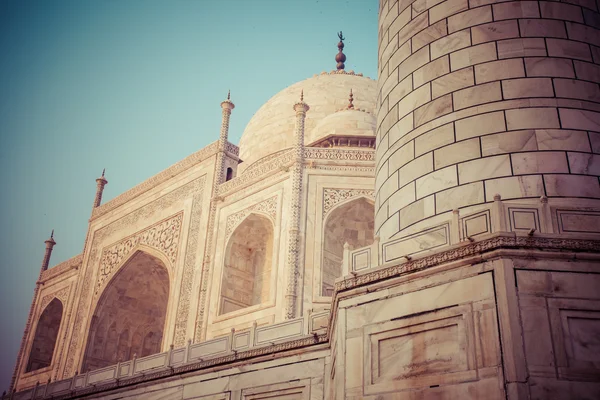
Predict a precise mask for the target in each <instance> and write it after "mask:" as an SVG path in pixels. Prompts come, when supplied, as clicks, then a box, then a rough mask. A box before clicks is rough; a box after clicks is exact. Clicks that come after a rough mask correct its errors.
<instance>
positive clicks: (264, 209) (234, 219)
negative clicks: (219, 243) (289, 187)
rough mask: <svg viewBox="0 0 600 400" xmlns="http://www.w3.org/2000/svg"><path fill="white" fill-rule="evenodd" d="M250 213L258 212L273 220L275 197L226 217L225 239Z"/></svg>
mask: <svg viewBox="0 0 600 400" xmlns="http://www.w3.org/2000/svg"><path fill="white" fill-rule="evenodd" d="M252 211H258V212H261V213H264V214H267V215H269V216H270V217H271V218H272V219H273V220H275V217H276V216H277V196H273V197H271V198H268V199H267V200H264V201H261V202H260V203H256V204H254V205H252V206H250V207H248V208H246V209H245V210H242V211H238V212H236V213H235V214H231V215H230V216H228V217H227V224H226V228H225V237H226V238H228V237H229V236H230V235H231V233H232V232H233V230H234V229H235V227H236V226H238V225H239V223H240V222H241V221H242V220H243V219H244V218H246V216H248V214H250V213H251V212H252Z"/></svg>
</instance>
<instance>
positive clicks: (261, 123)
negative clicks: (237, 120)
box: [238, 71, 377, 173]
mask: <svg viewBox="0 0 600 400" xmlns="http://www.w3.org/2000/svg"><path fill="white" fill-rule="evenodd" d="M350 89H352V92H353V94H354V102H353V103H354V107H355V108H356V109H361V110H365V111H366V112H361V111H351V110H348V111H339V110H341V109H343V108H345V107H347V106H348V96H349V94H350ZM302 90H304V101H305V102H306V104H308V105H309V106H310V110H309V111H308V113H307V114H306V121H305V127H304V144H306V145H309V144H311V143H314V142H315V141H317V140H319V139H322V138H324V137H327V136H330V135H331V134H332V133H331V131H330V130H328V129H327V127H332V126H333V125H335V126H336V127H337V130H336V132H337V133H338V134H342V133H343V134H346V135H357V131H359V130H362V131H361V133H359V135H374V121H375V119H374V117H373V115H375V105H376V102H377V82H376V81H374V80H372V79H370V78H366V77H363V76H361V75H356V74H354V73H353V72H351V71H350V72H345V71H343V72H332V73H322V74H321V75H316V76H314V77H312V78H309V79H306V80H303V81H301V82H298V83H295V84H293V85H291V86H288V87H287V88H285V89H283V90H282V91H281V92H279V93H277V94H276V95H275V96H273V97H271V99H270V100H269V101H267V102H266V103H265V104H264V105H263V106H262V107H261V108H260V109H259V110H258V111H257V112H256V113H255V114H254V116H253V117H252V119H251V120H250V122H249V123H248V125H246V129H245V130H244V133H243V134H242V138H241V139H240V143H239V147H240V158H241V159H242V160H243V163H242V164H240V166H239V167H238V173H243V171H244V170H245V169H247V168H248V167H249V166H251V165H252V164H253V163H255V162H256V161H258V160H260V159H262V158H263V157H266V156H268V155H271V154H273V153H276V152H279V151H281V150H284V149H287V148H290V147H292V146H293V144H294V126H295V121H296V115H295V112H294V104H295V103H297V102H298V101H299V100H300V92H301V91H302ZM336 113H337V114H338V115H336V116H334V117H331V118H332V120H331V121H330V122H328V123H326V122H325V121H324V120H325V119H326V117H328V116H330V115H333V114H336ZM368 113H370V114H368ZM340 116H341V117H343V116H349V117H350V120H349V121H348V122H347V125H348V127H349V128H350V127H353V128H352V129H350V130H349V131H347V132H342V131H343V128H339V117H340ZM322 121H323V124H324V125H322V126H320V127H318V128H317V126H318V125H319V124H320V123H321V122H322ZM333 122H334V123H335V124H332V123H333ZM371 130H372V131H373V132H372V133H369V132H371Z"/></svg>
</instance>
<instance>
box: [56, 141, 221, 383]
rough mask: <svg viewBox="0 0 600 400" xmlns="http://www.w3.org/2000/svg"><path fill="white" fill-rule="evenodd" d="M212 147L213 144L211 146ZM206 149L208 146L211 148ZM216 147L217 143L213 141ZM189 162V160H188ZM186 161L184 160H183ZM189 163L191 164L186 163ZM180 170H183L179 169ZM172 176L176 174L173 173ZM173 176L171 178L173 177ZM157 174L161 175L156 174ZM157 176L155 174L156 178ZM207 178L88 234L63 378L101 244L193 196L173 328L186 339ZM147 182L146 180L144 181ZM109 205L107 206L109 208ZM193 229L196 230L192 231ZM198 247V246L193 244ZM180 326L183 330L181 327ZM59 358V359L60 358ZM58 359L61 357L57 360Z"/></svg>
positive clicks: (77, 343) (76, 351)
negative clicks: (197, 222) (88, 244)
mask: <svg viewBox="0 0 600 400" xmlns="http://www.w3.org/2000/svg"><path fill="white" fill-rule="evenodd" d="M210 146H213V145H210ZM210 146H209V147H210ZM215 146H216V142H215ZM196 154H198V153H196ZM188 159H189V157H188ZM186 160H187V159H186ZM188 162H191V161H188ZM181 168H183V167H181ZM174 173H175V172H174ZM174 173H173V175H174ZM159 175H160V174H159ZM157 176H158V175H157ZM205 180H206V176H205V175H203V176H202V177H200V178H198V179H196V180H194V181H192V182H189V183H188V184H186V185H184V186H181V187H179V188H177V189H175V190H173V191H171V192H169V193H167V194H165V195H163V196H162V197H159V198H158V199H156V200H154V201H153V202H151V203H149V204H146V205H145V206H142V207H140V208H138V209H136V210H134V211H132V212H131V213H129V214H127V215H125V216H124V217H122V218H120V219H118V220H116V221H114V222H112V223H110V224H108V225H106V226H104V227H102V228H100V229H98V230H97V231H95V232H93V233H92V234H91V239H90V242H91V246H90V252H89V256H88V257H87V260H86V266H85V270H84V271H81V273H82V274H83V278H82V284H81V290H80V293H79V295H78V298H79V303H78V305H77V311H76V312H75V316H74V321H73V329H72V334H71V339H70V342H69V346H68V350H67V352H68V355H67V359H66V362H65V366H64V369H63V374H62V376H63V377H70V376H72V375H73V372H74V370H75V362H76V361H75V357H78V356H79V355H80V350H82V349H83V346H84V342H85V339H84V336H85V334H86V332H84V329H85V326H86V324H87V321H88V318H89V315H88V310H89V307H90V302H91V297H92V294H93V285H94V283H93V282H92V277H93V276H94V270H95V268H96V267H97V266H98V265H99V264H100V259H101V252H100V249H99V247H100V245H101V244H102V243H103V242H104V240H105V239H106V238H108V237H110V236H111V235H112V234H114V233H115V232H119V231H120V230H122V229H123V227H126V226H130V225H132V224H133V223H134V222H136V221H138V220H142V219H147V218H149V217H151V216H152V215H153V214H154V213H155V212H156V211H157V210H162V209H166V208H168V207H170V206H171V205H173V204H174V203H176V202H180V201H181V200H182V199H185V198H190V197H192V196H193V199H194V204H193V205H192V215H191V216H190V218H191V221H192V223H191V224H190V231H189V234H188V249H187V251H188V253H190V254H191V255H190V256H189V257H186V260H185V264H184V269H183V276H182V290H181V292H180V297H179V303H178V306H177V307H178V308H177V320H176V326H178V327H180V329H179V330H176V338H178V337H182V336H183V337H185V332H183V333H182V332H181V329H183V330H185V326H187V318H188V314H186V313H184V312H183V311H182V310H185V309H186V307H187V308H189V302H190V298H189V297H190V293H191V290H190V291H188V290H186V287H185V286H186V285H188V284H191V283H189V282H192V280H193V274H194V267H195V265H196V259H195V257H196V252H195V251H191V248H190V247H189V246H190V244H193V243H196V242H197V241H198V237H199V232H198V227H197V226H194V224H193V221H195V220H197V219H199V218H200V215H199V214H200V213H201V212H202V207H201V206H200V204H199V203H200V201H201V199H202V193H203V190H204V184H205ZM146 182H148V181H146ZM108 204H110V203H107V204H106V205H108ZM102 207H104V206H101V207H98V208H97V209H96V210H98V209H100V208H102ZM194 229H195V230H194ZM196 246H197V244H196ZM181 327H183V328H181ZM61 358H62V356H61ZM59 359H60V358H59Z"/></svg>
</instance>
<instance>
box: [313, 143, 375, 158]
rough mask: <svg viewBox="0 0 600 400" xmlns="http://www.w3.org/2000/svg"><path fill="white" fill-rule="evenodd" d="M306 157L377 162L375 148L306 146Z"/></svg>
mask: <svg viewBox="0 0 600 400" xmlns="http://www.w3.org/2000/svg"><path fill="white" fill-rule="evenodd" d="M304 158H305V159H307V160H335V161H368V162H375V150H372V149H361V150H358V149H348V150H346V149H340V148H333V149H331V148H316V147H306V148H305V149H304Z"/></svg>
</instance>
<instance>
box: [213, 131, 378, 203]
mask: <svg viewBox="0 0 600 400" xmlns="http://www.w3.org/2000/svg"><path fill="white" fill-rule="evenodd" d="M367 141H368V140H367V139H365V143H367ZM294 154H295V153H294V149H293V148H289V149H285V150H281V151H279V152H277V153H274V154H271V155H269V156H266V157H264V158H262V159H260V160H258V161H256V162H255V163H253V164H252V165H251V166H249V167H248V168H246V170H245V171H244V173H243V174H242V175H240V176H237V177H235V178H233V179H232V180H230V181H227V182H225V183H223V184H221V185H219V189H218V194H219V195H220V196H225V195H227V194H230V193H232V192H233V191H234V190H239V189H240V188H241V187H245V186H247V185H250V184H252V183H254V182H258V181H262V180H263V179H265V176H267V175H272V174H273V171H277V170H279V169H280V168H281V167H282V166H290V165H291V164H292V163H293V162H294ZM304 158H305V159H308V160H336V161H368V162H375V150H371V149H369V148H368V147H365V148H364V150H362V149H361V150H357V149H344V148H335V149H327V148H314V147H305V148H304ZM317 168H318V169H331V170H343V171H355V170H356V171H360V172H363V171H366V172H371V171H373V173H374V171H375V170H374V169H373V168H368V170H366V169H365V167H355V166H352V167H346V168H342V167H341V166H331V167H317Z"/></svg>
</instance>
